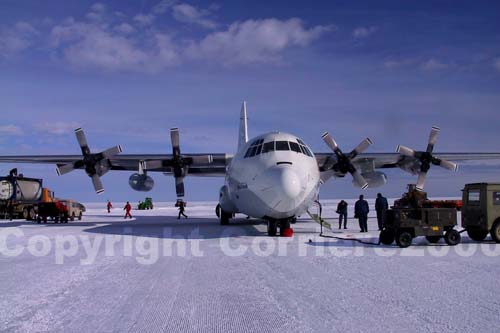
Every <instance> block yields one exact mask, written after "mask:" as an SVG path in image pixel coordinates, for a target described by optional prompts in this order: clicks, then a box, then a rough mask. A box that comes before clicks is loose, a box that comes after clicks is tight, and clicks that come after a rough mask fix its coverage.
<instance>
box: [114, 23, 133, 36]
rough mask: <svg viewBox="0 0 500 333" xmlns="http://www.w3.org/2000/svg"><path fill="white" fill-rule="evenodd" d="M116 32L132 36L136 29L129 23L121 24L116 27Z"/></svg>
mask: <svg viewBox="0 0 500 333" xmlns="http://www.w3.org/2000/svg"><path fill="white" fill-rule="evenodd" d="M114 30H115V31H118V32H121V33H123V34H131V33H133V32H134V31H135V28H134V27H133V26H131V25H130V24H128V23H121V24H119V25H117V26H115V27H114Z"/></svg>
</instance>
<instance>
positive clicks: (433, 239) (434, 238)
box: [425, 236, 441, 244]
mask: <svg viewBox="0 0 500 333" xmlns="http://www.w3.org/2000/svg"><path fill="white" fill-rule="evenodd" d="M425 239H427V241H428V242H429V243H432V244H436V243H437V242H439V240H440V239H441V236H425Z"/></svg>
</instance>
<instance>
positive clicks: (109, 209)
mask: <svg viewBox="0 0 500 333" xmlns="http://www.w3.org/2000/svg"><path fill="white" fill-rule="evenodd" d="M106 208H108V213H111V208H113V205H112V204H111V201H109V200H108V204H107V205H106Z"/></svg>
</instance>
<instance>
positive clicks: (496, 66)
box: [493, 58, 500, 72]
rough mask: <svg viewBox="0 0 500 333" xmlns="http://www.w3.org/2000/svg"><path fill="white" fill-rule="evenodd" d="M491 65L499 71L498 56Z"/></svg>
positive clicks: (499, 61) (499, 60) (499, 62)
mask: <svg viewBox="0 0 500 333" xmlns="http://www.w3.org/2000/svg"><path fill="white" fill-rule="evenodd" d="M493 66H494V67H495V68H496V69H497V71H499V72H500V58H498V59H497V60H496V61H495V63H494V64H493Z"/></svg>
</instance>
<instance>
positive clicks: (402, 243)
mask: <svg viewBox="0 0 500 333" xmlns="http://www.w3.org/2000/svg"><path fill="white" fill-rule="evenodd" d="M412 240H413V237H412V235H411V234H410V233H409V232H408V231H402V232H400V233H399V234H398V235H397V236H396V244H398V246H399V247H403V248H405V247H408V246H410V245H411V242H412Z"/></svg>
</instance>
